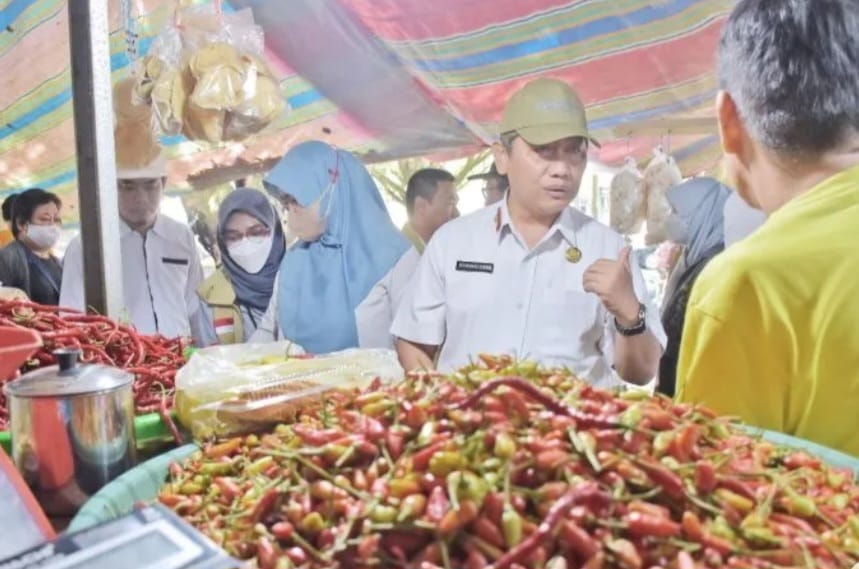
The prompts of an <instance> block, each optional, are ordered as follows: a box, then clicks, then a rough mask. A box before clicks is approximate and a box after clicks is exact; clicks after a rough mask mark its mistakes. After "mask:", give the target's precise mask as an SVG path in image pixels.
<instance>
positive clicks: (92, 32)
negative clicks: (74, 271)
mask: <svg viewBox="0 0 859 569" xmlns="http://www.w3.org/2000/svg"><path fill="white" fill-rule="evenodd" d="M108 4H109V3H108V2H106V1H105V0H69V33H70V43H71V55H72V57H71V61H72V95H73V103H74V118H75V148H76V150H77V169H78V178H77V183H78V203H79V207H80V218H81V240H82V245H83V262H84V285H85V291H86V302H87V306H88V307H90V308H91V309H93V310H95V311H97V312H99V313H101V314H106V315H108V316H110V317H111V318H119V316H120V311H121V310H122V307H123V306H124V302H123V294H122V258H121V253H120V244H119V243H120V242H119V211H118V208H117V201H116V192H117V190H116V164H115V162H114V148H113V97H112V92H111V91H112V87H111V79H110V43H109V41H110V37H109V31H110V30H109V23H108Z"/></svg>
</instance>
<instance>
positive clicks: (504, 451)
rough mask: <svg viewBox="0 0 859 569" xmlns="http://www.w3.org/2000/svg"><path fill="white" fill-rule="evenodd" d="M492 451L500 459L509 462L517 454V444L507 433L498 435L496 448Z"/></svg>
mask: <svg viewBox="0 0 859 569" xmlns="http://www.w3.org/2000/svg"><path fill="white" fill-rule="evenodd" d="M492 451H493V452H494V453H495V456H497V457H498V458H501V459H504V460H509V459H511V458H513V455H514V454H516V442H515V441H514V440H513V437H511V436H510V435H509V434H507V433H503V432H502V433H498V435H497V436H496V437H495V446H494V447H493V449H492Z"/></svg>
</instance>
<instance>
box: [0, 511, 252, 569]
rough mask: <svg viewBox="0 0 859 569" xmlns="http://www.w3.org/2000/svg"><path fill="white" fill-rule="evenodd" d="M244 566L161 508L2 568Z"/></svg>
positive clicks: (41, 548) (34, 550) (31, 552)
mask: <svg viewBox="0 0 859 569" xmlns="http://www.w3.org/2000/svg"><path fill="white" fill-rule="evenodd" d="M6 527H10V526H6ZM7 535H8V534H7ZM3 537H4V541H5V538H6V535H4V536H3ZM241 565H242V562H241V561H238V560H236V559H233V558H231V557H229V556H228V555H227V554H226V553H225V552H224V551H222V550H221V549H219V548H218V547H217V546H216V545H215V544H214V543H213V542H211V541H210V540H209V539H208V538H206V537H205V536H204V535H203V534H201V533H199V532H198V531H197V530H195V529H194V528H193V527H191V526H190V525H188V524H187V523H186V522H185V521H184V520H182V519H181V518H179V516H177V515H176V514H174V513H173V512H172V511H170V510H169V509H168V508H166V507H164V506H162V505H161V504H155V505H153V506H146V507H143V508H140V509H138V510H135V511H134V512H132V513H131V514H128V515H127V516H124V517H122V518H119V519H116V520H112V521H109V522H106V523H104V524H102V525H99V526H95V527H92V528H89V529H86V530H83V531H81V532H78V533H74V534H69V535H62V536H60V537H59V538H57V539H55V540H54V541H52V542H48V543H42V544H41V545H36V546H35V547H31V548H29V549H27V550H26V551H23V552H20V553H18V554H16V555H14V556H12V557H10V558H8V559H4V560H3V561H0V569H31V568H36V567H38V568H39V569H116V568H118V567H122V568H123V569H236V568H238V567H241Z"/></svg>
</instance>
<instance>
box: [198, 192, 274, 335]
mask: <svg viewBox="0 0 859 569" xmlns="http://www.w3.org/2000/svg"><path fill="white" fill-rule="evenodd" d="M217 242H218V250H219V251H220V253H221V255H220V256H221V266H220V267H218V270H216V271H215V272H214V273H213V274H212V276H210V277H209V278H207V279H206V280H205V281H203V282H202V283H201V284H200V286H198V287H197V294H198V295H199V296H200V300H201V301H202V304H203V306H202V310H201V312H200V314H199V315H198V316H199V318H198V319H197V321H198V325H197V326H195V327H192V329H195V330H197V336H199V337H196V338H194V342H195V343H196V344H197V345H198V346H201V347H202V346H208V345H211V344H233V343H241V342H244V341H246V340H248V338H250V336H251V335H252V334H253V333H254V332H255V331H256V329H257V326H258V325H259V323H260V322H261V321H262V317H263V315H264V314H265V311H266V309H267V308H268V305H269V303H270V301H271V297H272V294H273V293H274V283H275V280H276V278H277V273H278V270H280V263H281V260H282V259H283V255H284V253H285V252H286V239H285V237H284V235H283V226H282V225H281V223H280V219H278V216H277V213H276V212H275V210H274V207H272V204H271V202H269V199H268V197H266V195H265V194H264V193H262V192H261V191H259V190H254V189H252V188H239V189H237V190H234V191H232V192H231V193H230V194H229V195H228V196H227V197H226V198H225V199H224V201H223V202H221V207H220V208H219V209H218V229H217Z"/></svg>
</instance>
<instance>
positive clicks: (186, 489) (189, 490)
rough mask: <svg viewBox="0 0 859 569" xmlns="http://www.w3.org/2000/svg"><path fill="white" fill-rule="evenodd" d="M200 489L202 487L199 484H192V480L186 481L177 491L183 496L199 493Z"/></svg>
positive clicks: (201, 489)
mask: <svg viewBox="0 0 859 569" xmlns="http://www.w3.org/2000/svg"><path fill="white" fill-rule="evenodd" d="M202 491H203V487H202V486H200V485H199V484H194V483H193V482H186V483H184V484H182V486H181V487H180V488H179V493H180V494H184V495H185V496H191V495H193V494H200V493H201V492H202Z"/></svg>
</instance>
